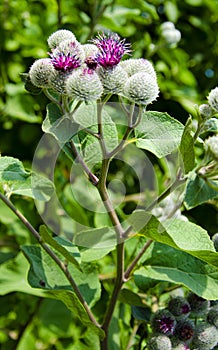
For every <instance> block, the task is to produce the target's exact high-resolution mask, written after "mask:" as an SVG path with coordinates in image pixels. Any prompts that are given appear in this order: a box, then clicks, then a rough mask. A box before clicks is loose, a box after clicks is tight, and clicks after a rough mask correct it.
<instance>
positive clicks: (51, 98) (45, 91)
mask: <svg viewBox="0 0 218 350" xmlns="http://www.w3.org/2000/svg"><path fill="white" fill-rule="evenodd" d="M42 90H43V92H44V94H45V96H47V97H48V99H49V100H50V101H52V102H53V103H55V104H56V105H58V106H61V103H60V101H58V100H56V98H55V97H54V96H52V95H51V94H50V92H49V91H48V89H46V88H43V89H42Z"/></svg>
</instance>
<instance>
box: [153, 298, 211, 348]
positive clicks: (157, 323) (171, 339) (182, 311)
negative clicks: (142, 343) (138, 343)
mask: <svg viewBox="0 0 218 350" xmlns="http://www.w3.org/2000/svg"><path fill="white" fill-rule="evenodd" d="M151 329H152V335H151V337H150V339H149V340H148V344H147V349H148V350H190V349H192V350H212V349H214V350H215V349H218V301H208V300H205V299H203V298H202V297H199V296H198V295H196V294H194V293H192V292H190V293H189V294H188V296H187V297H186V298H185V297H181V296H176V297H173V298H172V299H170V301H169V303H168V305H167V307H166V308H165V309H162V310H158V311H157V312H155V313H154V314H153V315H152V318H151Z"/></svg>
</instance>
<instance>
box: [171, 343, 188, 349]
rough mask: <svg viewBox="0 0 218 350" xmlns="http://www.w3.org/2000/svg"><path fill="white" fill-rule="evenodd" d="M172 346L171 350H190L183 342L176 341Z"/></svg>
mask: <svg viewBox="0 0 218 350" xmlns="http://www.w3.org/2000/svg"><path fill="white" fill-rule="evenodd" d="M172 344H173V347H172V350H190V348H189V346H188V345H187V344H184V343H183V342H180V341H176V342H175V343H174V342H172Z"/></svg>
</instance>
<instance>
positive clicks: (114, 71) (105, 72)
mask: <svg viewBox="0 0 218 350" xmlns="http://www.w3.org/2000/svg"><path fill="white" fill-rule="evenodd" d="M98 75H99V77H100V80H101V82H102V85H103V87H104V93H105V94H108V93H113V94H120V93H122V92H123V88H124V84H125V82H126V81H127V79H128V75H127V73H126V71H125V70H124V69H123V68H121V67H120V65H117V66H116V67H114V68H111V69H104V68H103V67H100V69H99V70H98Z"/></svg>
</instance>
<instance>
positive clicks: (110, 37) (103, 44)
mask: <svg viewBox="0 0 218 350" xmlns="http://www.w3.org/2000/svg"><path fill="white" fill-rule="evenodd" d="M92 42H93V43H94V44H95V45H96V46H97V47H98V48H99V51H100V52H99V53H98V54H97V56H96V58H97V62H98V64H99V65H100V66H102V67H104V68H112V67H114V66H116V65H117V64H118V63H119V62H120V60H121V58H122V57H123V56H124V55H125V54H129V53H130V52H131V50H130V44H126V43H125V39H123V40H121V39H120V37H119V35H117V34H116V33H112V34H107V35H106V34H102V35H98V37H97V38H96V39H93V40H92Z"/></svg>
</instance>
